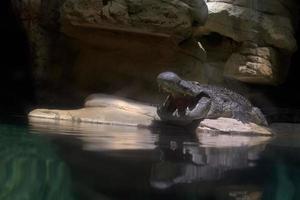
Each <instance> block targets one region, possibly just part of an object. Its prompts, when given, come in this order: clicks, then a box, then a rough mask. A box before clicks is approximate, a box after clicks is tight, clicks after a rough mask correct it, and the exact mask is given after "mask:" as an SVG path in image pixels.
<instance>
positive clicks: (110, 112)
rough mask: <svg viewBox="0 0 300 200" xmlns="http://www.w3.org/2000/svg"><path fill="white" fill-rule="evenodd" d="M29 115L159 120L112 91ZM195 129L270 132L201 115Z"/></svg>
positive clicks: (128, 122)
mask: <svg viewBox="0 0 300 200" xmlns="http://www.w3.org/2000/svg"><path fill="white" fill-rule="evenodd" d="M29 118H30V119H31V120H32V119H34V118H36V119H38V118H39V119H41V118H43V119H52V120H57V121H59V120H67V121H72V122H75V123H80V122H86V123H98V124H111V125H123V126H136V127H150V126H151V125H152V123H153V121H156V120H159V117H158V116H157V114H156V107H154V106H150V105H147V104H143V103H139V102H136V101H132V100H129V99H125V98H120V97H115V96H112V95H104V94H93V95H90V96H89V97H88V98H87V99H86V102H85V107H84V108H81V109H76V110H49V109H36V110H33V111H31V112H30V113H29ZM198 129H199V131H208V132H216V133H221V134H242V135H243V134H245V135H248V134H249V135H263V136H270V135H272V134H271V132H270V131H269V129H267V128H265V127H261V126H258V125H256V124H253V123H250V124H244V123H242V122H239V121H237V120H235V119H229V118H219V119H205V120H203V121H202V122H201V123H200V126H199V128H198Z"/></svg>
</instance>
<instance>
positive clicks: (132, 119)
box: [29, 107, 154, 126]
mask: <svg viewBox="0 0 300 200" xmlns="http://www.w3.org/2000/svg"><path fill="white" fill-rule="evenodd" d="M29 117H30V118H45V119H53V120H68V121H73V122H86V123H99V124H112V125H125V126H149V125H150V124H151V123H152V121H153V120H154V117H150V116H147V115H143V114H140V113H136V112H132V111H128V110H123V109H118V108H114V107H92V108H81V109H77V110H49V109H36V110H33V111H31V112H30V113H29Z"/></svg>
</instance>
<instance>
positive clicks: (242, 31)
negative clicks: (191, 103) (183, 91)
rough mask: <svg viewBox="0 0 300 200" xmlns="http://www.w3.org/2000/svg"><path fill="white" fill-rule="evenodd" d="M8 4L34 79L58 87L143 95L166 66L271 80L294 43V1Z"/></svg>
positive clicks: (40, 0) (210, 78) (202, 74)
mask: <svg viewBox="0 0 300 200" xmlns="http://www.w3.org/2000/svg"><path fill="white" fill-rule="evenodd" d="M13 2H14V4H15V7H16V11H17V13H18V14H19V16H20V18H21V20H23V23H24V25H25V27H26V28H27V30H28V34H29V36H30V38H31V41H32V52H33V55H34V58H35V74H36V77H37V78H36V79H37V80H38V81H41V80H44V81H46V82H48V84H50V85H51V84H52V85H56V86H57V87H58V88H60V87H61V86H62V85H66V84H70V85H72V86H73V87H75V88H79V89H80V90H86V91H90V92H107V93H112V92H114V93H115V94H118V95H121V96H127V97H134V98H138V99H141V100H149V96H148V95H147V94H151V91H153V92H152V93H155V92H156V85H155V82H154V80H155V77H156V75H157V74H158V73H159V72H161V71H164V70H172V71H175V72H177V73H178V74H180V75H182V76H184V77H186V78H189V79H193V80H197V81H200V82H206V83H213V84H220V85H224V84H225V80H226V79H228V78H230V79H235V80H238V81H242V82H246V83H251V84H253V83H255V84H257V83H259V84H264V85H276V84H279V83H281V82H283V81H284V80H285V74H286V73H287V71H288V68H289V60H290V57H291V55H292V54H293V53H294V52H295V51H296V49H297V45H296V40H295V38H294V29H295V27H296V25H297V22H298V19H297V17H296V14H297V10H298V7H297V3H296V1H293V0H289V1H283V0H264V1H259V0H208V1H207V2H205V1H204V0H174V1H166V0H143V1H142V0H102V1H100V0H52V1H50V0H22V1H13ZM150 96H151V95H150ZM150 101H151V100H150Z"/></svg>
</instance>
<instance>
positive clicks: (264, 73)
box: [224, 46, 282, 84]
mask: <svg viewBox="0 0 300 200" xmlns="http://www.w3.org/2000/svg"><path fill="white" fill-rule="evenodd" d="M278 59H279V58H278V53H277V52H276V50H275V49H274V48H272V47H253V46H252V47H251V46H244V47H243V46H242V47H241V49H240V50H239V51H238V52H236V53H233V54H232V55H231V56H230V57H229V59H228V60H227V62H226V64H225V69H224V75H225V76H227V77H231V78H235V79H238V80H241V81H245V82H252V83H261V84H276V83H278V82H279V77H278V76H279V71H280V69H281V68H282V66H280V63H279V61H278Z"/></svg>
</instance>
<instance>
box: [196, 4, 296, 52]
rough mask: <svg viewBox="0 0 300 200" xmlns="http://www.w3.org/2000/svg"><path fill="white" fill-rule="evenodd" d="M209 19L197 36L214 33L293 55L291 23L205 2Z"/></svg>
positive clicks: (273, 16)
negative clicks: (269, 46)
mask: <svg viewBox="0 0 300 200" xmlns="http://www.w3.org/2000/svg"><path fill="white" fill-rule="evenodd" d="M207 5H208V8H209V17H208V20H207V23H206V24H205V26H203V27H200V28H199V29H198V34H204V33H206V34H207V33H209V32H217V33H220V34H221V35H224V36H226V37H229V38H232V39H233V40H235V41H238V42H242V41H247V40H250V41H253V42H257V43H259V44H262V45H264V44H269V45H273V46H275V47H277V48H280V49H284V50H287V51H289V52H293V51H295V50H296V40H295V38H294V36H293V32H294V31H293V27H292V24H291V20H290V19H289V18H287V17H282V16H277V15H269V14H265V13H261V12H259V11H257V10H254V9H251V8H246V7H241V6H236V5H232V4H228V3H222V2H208V3H207Z"/></svg>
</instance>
